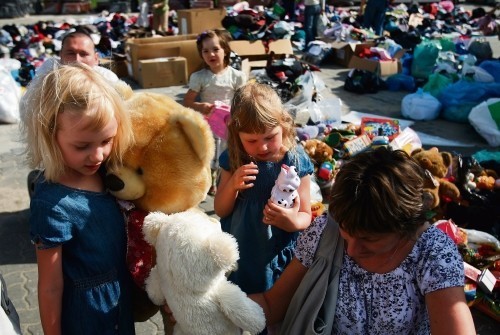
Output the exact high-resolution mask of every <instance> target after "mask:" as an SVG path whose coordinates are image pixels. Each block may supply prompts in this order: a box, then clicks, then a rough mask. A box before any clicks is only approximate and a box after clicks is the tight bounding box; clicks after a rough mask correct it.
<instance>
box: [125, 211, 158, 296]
mask: <svg viewBox="0 0 500 335" xmlns="http://www.w3.org/2000/svg"><path fill="white" fill-rule="evenodd" d="M148 214H149V212H146V211H143V210H141V209H132V210H130V211H129V212H127V216H128V220H127V266H128V269H129V271H130V274H131V275H132V279H133V280H134V282H135V283H136V284H137V285H138V286H139V287H141V288H144V281H145V280H146V278H147V277H148V276H149V272H150V271H151V268H152V267H153V266H154V263H155V262H154V259H155V254H154V248H153V246H151V245H150V244H149V243H148V242H146V241H145V240H144V234H143V233H142V226H143V225H144V218H145V217H146V215H148Z"/></svg>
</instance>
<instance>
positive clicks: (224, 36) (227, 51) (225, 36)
mask: <svg viewBox="0 0 500 335" xmlns="http://www.w3.org/2000/svg"><path fill="white" fill-rule="evenodd" d="M215 36H217V37H218V38H219V41H220V46H221V47H222V50H224V66H228V65H229V61H230V57H231V47H230V46H229V41H231V35H230V34H229V33H228V32H227V31H225V30H221V29H214V30H206V31H204V32H202V33H201V34H199V35H198V38H197V39H196V47H197V48H198V54H199V55H200V57H201V58H203V55H202V49H203V41H204V40H205V39H207V38H214V37H215Z"/></svg>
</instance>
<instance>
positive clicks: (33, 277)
mask: <svg viewBox="0 0 500 335" xmlns="http://www.w3.org/2000/svg"><path fill="white" fill-rule="evenodd" d="M55 18H57V17H55ZM55 18H54V17H52V19H55ZM47 19H49V18H47V17H31V18H29V19H28V18H23V19H20V20H15V21H16V22H20V23H29V22H36V21H37V20H47ZM12 21H13V20H0V26H2V25H3V24H6V23H12ZM489 40H490V41H491V44H492V46H493V49H494V56H495V57H497V58H498V57H499V56H500V43H499V41H498V40H497V39H496V38H490V39H489ZM347 72H348V70H347V69H344V68H340V67H337V66H334V65H327V66H324V67H322V71H321V72H320V73H319V76H320V78H321V79H322V80H323V81H324V82H325V84H326V89H325V90H324V91H322V92H321V93H322V95H324V96H337V97H339V98H341V100H342V102H343V113H344V114H346V113H348V112H349V111H357V112H363V113H373V114H377V115H384V116H391V117H401V116H400V107H401V99H402V98H403V97H404V96H405V95H406V94H407V93H405V92H388V91H382V92H379V93H377V94H371V95H356V94H352V93H349V92H346V91H344V90H343V83H344V79H345V76H346V74H347ZM130 83H131V85H132V86H133V87H134V88H136V89H137V85H136V84H135V83H134V82H130ZM137 90H138V91H140V90H139V89H137ZM151 91H155V92H159V93H163V94H167V95H170V96H172V97H174V98H175V99H177V100H178V101H180V100H181V99H182V97H183V95H184V93H185V92H186V91H187V87H185V86H175V87H166V88H160V89H151ZM412 128H413V129H414V130H416V131H418V132H419V133H420V134H421V138H422V139H423V140H424V144H426V145H427V146H429V145H438V146H439V147H440V149H441V150H447V151H453V152H457V153H462V154H464V155H471V154H473V153H475V152H477V151H479V150H495V151H498V148H491V147H489V146H488V145H487V143H486V142H485V141H484V140H483V139H482V138H481V137H480V136H479V135H478V134H477V133H476V132H475V131H474V129H473V128H472V127H471V126H470V125H467V124H457V123H452V122H448V121H445V120H435V121H430V122H417V123H415V124H414V125H413V126H412ZM445 141H448V142H445ZM28 171H29V169H28V168H27V167H26V166H25V164H24V162H23V157H22V145H21V144H20V143H19V142H18V128H17V125H0V273H2V274H3V275H4V277H5V280H6V282H7V286H8V290H9V294H10V296H11V298H12V300H13V303H14V305H15V306H16V308H17V310H18V312H19V314H20V317H21V323H22V330H23V334H42V330H41V327H40V322H39V316H38V303H37V298H36V296H37V289H36V283H37V270H36V259H35V253H34V248H33V246H32V245H31V243H30V241H29V232H28V225H27V218H28V215H29V210H28V208H29V197H28V192H27V189H26V175H27V173H28ZM200 207H201V208H203V209H204V210H205V211H206V212H207V213H209V214H210V215H214V214H213V199H212V198H211V197H208V198H207V200H206V201H205V202H203V203H202V204H201V205H200ZM473 313H474V318H475V323H476V329H477V332H478V333H479V334H481V335H489V334H491V335H492V334H498V327H499V324H498V323H496V322H495V321H493V319H491V318H489V317H487V316H485V315H484V314H481V313H479V312H477V311H475V310H474V309H473ZM136 330H137V334H143V335H149V334H161V333H163V325H162V323H161V320H160V317H159V316H158V315H156V316H155V317H153V318H152V319H150V320H149V321H147V322H143V323H140V324H136Z"/></svg>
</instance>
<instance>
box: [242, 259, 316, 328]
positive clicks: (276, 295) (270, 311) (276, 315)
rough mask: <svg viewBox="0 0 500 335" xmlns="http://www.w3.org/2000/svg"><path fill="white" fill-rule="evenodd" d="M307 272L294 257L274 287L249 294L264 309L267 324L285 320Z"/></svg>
mask: <svg viewBox="0 0 500 335" xmlns="http://www.w3.org/2000/svg"><path fill="white" fill-rule="evenodd" d="M306 272H307V268H306V267H305V266H304V265H302V263H300V261H299V260H298V259H297V258H296V257H294V258H293V259H292V261H291V262H290V264H289V265H288V266H287V267H286V269H285V271H284V272H283V274H282V275H281V276H280V277H279V279H278V280H277V281H276V283H274V285H273V287H271V288H270V289H269V290H268V291H266V292H264V293H256V294H250V295H249V297H250V299H252V300H254V301H255V302H257V303H258V304H259V305H260V306H261V307H262V309H263V310H264V313H265V315H266V324H267V325H273V324H275V323H278V322H280V321H282V320H283V318H284V317H285V314H286V311H287V309H288V305H290V301H291V300H292V297H293V295H294V294H295V291H296V290H297V288H298V287H299V284H300V282H301V281H302V278H304V275H305V274H306Z"/></svg>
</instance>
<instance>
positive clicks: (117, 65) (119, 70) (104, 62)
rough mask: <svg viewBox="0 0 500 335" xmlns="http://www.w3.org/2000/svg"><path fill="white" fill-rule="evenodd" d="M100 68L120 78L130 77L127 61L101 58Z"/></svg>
mask: <svg viewBox="0 0 500 335" xmlns="http://www.w3.org/2000/svg"><path fill="white" fill-rule="evenodd" d="M99 66H102V67H104V68H106V69H108V70H111V71H113V72H114V73H115V74H116V75H117V76H118V78H124V77H127V76H128V70H127V63H126V60H125V59H109V58H101V59H100V60H99Z"/></svg>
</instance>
